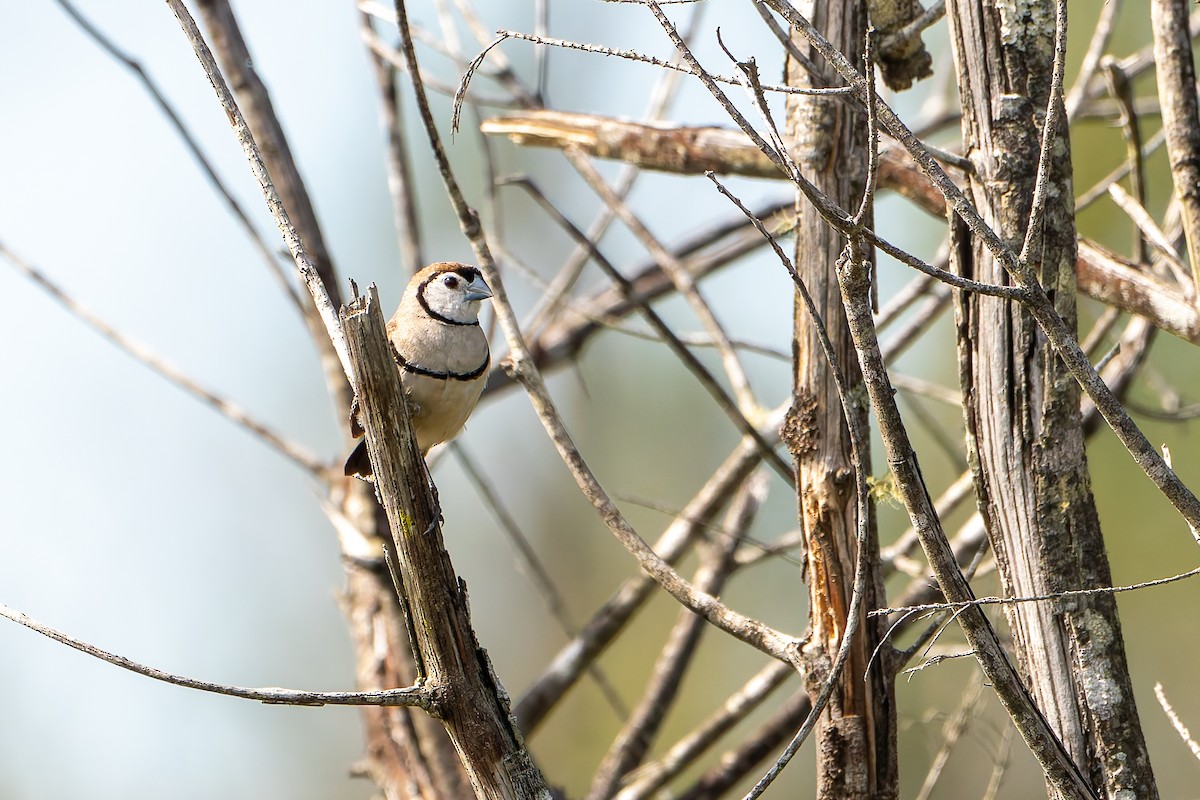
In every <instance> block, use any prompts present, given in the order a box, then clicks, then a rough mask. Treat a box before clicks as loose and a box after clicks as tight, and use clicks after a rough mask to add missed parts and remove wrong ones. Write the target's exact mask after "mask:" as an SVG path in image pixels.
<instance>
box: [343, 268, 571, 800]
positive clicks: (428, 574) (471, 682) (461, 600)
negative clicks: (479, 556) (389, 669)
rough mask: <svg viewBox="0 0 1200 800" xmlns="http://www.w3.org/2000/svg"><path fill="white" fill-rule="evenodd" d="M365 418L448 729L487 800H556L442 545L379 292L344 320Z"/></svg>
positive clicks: (397, 569) (348, 310) (407, 592)
mask: <svg viewBox="0 0 1200 800" xmlns="http://www.w3.org/2000/svg"><path fill="white" fill-rule="evenodd" d="M342 324H343V326H344V329H345V334H346V342H347V346H348V348H349V351H350V361H351V364H352V367H353V370H354V377H355V383H356V385H357V386H358V392H359V408H360V411H361V414H362V422H363V427H364V429H365V431H366V436H367V447H368V450H369V452H370V455H371V465H372V468H373V471H374V475H375V482H376V483H375V485H376V490H377V492H378V494H379V499H380V501H381V503H382V505H383V508H384V510H385V511H386V513H387V518H388V523H389V524H390V526H391V537H390V539H388V540H385V542H384V547H385V551H386V553H387V558H388V566H389V569H390V570H391V573H392V576H393V580H394V581H395V583H396V587H397V592H398V593H399V594H400V596H401V597H402V605H404V606H405V607H406V608H407V611H408V618H409V628H410V632H411V637H412V642H413V647H414V650H415V652H414V655H415V657H416V668H417V673H418V677H419V678H420V679H423V682H424V685H425V686H426V687H429V688H436V690H437V691H438V693H439V697H440V699H441V701H442V704H441V705H440V706H439V709H440V710H441V711H442V717H441V719H442V723H443V724H444V725H445V727H446V731H447V732H448V733H449V734H450V738H451V740H452V741H453V742H454V746H455V748H456V749H457V751H458V754H459V757H460V759H461V760H462V762H463V765H464V766H465V767H466V769H467V773H468V775H469V776H470V778H471V784H472V787H473V788H474V790H475V794H476V796H477V797H479V798H489V800H490V799H491V798H504V800H532V799H533V798H538V799H539V800H543V799H548V798H549V797H550V794H549V791H548V790H547V789H546V786H545V782H544V781H543V779H542V776H541V773H540V772H539V770H538V768H537V767H536V766H535V765H534V763H533V761H532V759H531V757H530V755H529V752H528V751H527V750H526V749H525V743H524V741H523V739H522V737H521V734H520V732H519V731H518V730H517V729H516V726H515V725H514V724H513V722H512V719H511V717H510V715H509V708H508V695H507V694H506V693H505V691H504V689H503V687H502V686H501V685H500V683H499V681H498V680H497V679H496V676H495V674H494V673H493V671H492V666H491V662H490V661H489V659H488V657H487V654H486V653H485V652H484V651H483V650H482V648H480V647H479V644H478V642H477V641H476V639H475V633H474V631H473V629H472V627H471V619H470V612H469V609H468V605H467V593H466V586H465V584H463V583H462V582H461V581H459V579H458V578H457V576H456V575H455V572H454V567H453V565H452V564H451V563H450V557H449V555H448V554H447V553H446V550H445V547H444V546H443V544H442V535H441V525H440V513H441V510H440V509H439V508H438V506H437V500H436V496H435V493H434V492H433V490H432V487H431V485H430V483H429V475H428V472H427V471H426V468H425V462H424V459H423V458H422V457H421V454H420V452H419V451H418V450H417V446H416V442H415V440H414V438H413V433H412V424H411V421H410V420H409V418H408V412H407V410H406V408H405V405H404V401H403V390H402V388H401V385H400V375H399V372H398V371H397V369H396V367H395V364H394V362H393V360H392V352H391V346H390V345H389V343H388V341H387V336H386V333H385V331H384V320H383V314H382V313H381V312H380V310H379V300H378V296H377V295H376V293H375V289H374V287H372V288H371V290H370V292H369V293H368V295H367V296H365V297H362V298H358V299H356V300H355V301H354V302H352V303H350V304H349V306H347V307H345V308H344V309H343V311H342Z"/></svg>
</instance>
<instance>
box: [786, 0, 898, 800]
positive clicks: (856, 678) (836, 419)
mask: <svg viewBox="0 0 1200 800" xmlns="http://www.w3.org/2000/svg"><path fill="white" fill-rule="evenodd" d="M800 10H801V13H803V14H805V15H808V16H809V18H810V19H812V21H813V23H814V24H815V25H816V26H817V28H818V29H819V30H821V31H823V32H824V34H825V35H826V36H827V37H828V38H829V39H830V40H831V41H832V42H833V43H834V44H835V45H836V46H838V47H839V48H841V49H842V51H843V52H844V53H846V55H847V56H848V57H849V58H850V59H852V60H859V61H860V60H861V54H862V52H863V44H864V36H865V30H866V9H865V6H864V4H863V3H862V2H860V0H833V1H831V2H806V3H802V4H801V7H800ZM793 40H794V41H795V42H796V44H797V46H798V47H799V48H800V49H801V51H804V52H806V54H808V55H810V57H813V58H817V59H819V56H815V54H812V53H808V49H809V48H808V44H807V42H806V40H805V39H804V38H803V37H802V36H799V35H794V36H793ZM826 72H827V74H826V75H824V76H813V75H810V74H808V73H807V72H806V71H805V69H804V68H803V67H802V66H800V65H799V64H798V63H797V62H796V61H795V60H794V59H789V60H788V82H789V83H790V84H792V85H794V86H829V85H835V84H836V78H835V73H834V71H833V69H832V68H828V67H827V68H826ZM787 111H788V131H789V134H790V136H791V138H792V141H793V142H794V145H793V147H794V155H795V157H796V160H797V162H798V163H799V164H800V165H801V168H802V169H803V171H804V174H805V175H806V176H807V177H808V178H809V179H810V180H811V181H812V182H813V183H814V184H815V185H816V186H817V187H818V188H819V189H821V190H822V191H824V192H825V193H827V194H828V195H829V196H830V197H831V198H832V199H833V200H834V201H835V202H837V203H839V204H840V205H842V206H843V207H847V208H854V207H856V206H857V204H858V202H859V200H860V198H861V196H862V192H863V186H864V184H865V178H866V164H867V151H866V142H867V130H866V116H865V114H863V113H861V112H859V111H858V110H856V109H854V108H853V107H852V106H851V104H849V103H845V102H843V101H842V100H841V99H838V98H829V97H804V96H798V95H789V96H788V104H787ZM843 244H844V241H843V239H842V238H841V236H840V235H838V234H837V233H836V232H834V231H833V230H832V229H830V228H829V226H828V225H826V224H825V223H824V222H823V221H822V220H821V217H820V215H819V214H818V213H817V212H816V210H815V209H813V207H812V206H811V204H810V203H808V201H807V200H805V199H804V198H803V196H802V195H798V199H797V226H796V269H797V270H798V272H799V274H800V277H801V278H802V279H803V280H804V281H805V283H806V284H807V286H808V288H809V291H810V292H811V294H812V296H813V299H814V301H815V302H816V304H817V307H818V308H819V309H820V312H821V315H822V317H823V318H824V321H825V324H826V325H827V326H828V329H829V336H830V338H831V339H832V341H833V347H834V350H835V351H836V353H837V355H838V358H839V359H840V361H841V364H842V366H843V368H844V369H845V370H846V372H847V375H846V376H845V379H846V384H847V386H848V387H850V391H851V392H852V393H853V392H855V391H856V389H857V388H858V387H861V384H862V376H861V375H860V374H859V370H858V362H857V358H856V356H855V351H854V347H853V344H852V342H851V341H850V337H849V334H848V332H847V330H846V321H845V315H844V313H843V311H842V304H841V297H840V293H839V291H838V285H837V278H836V275H835V272H834V265H835V264H836V263H837V259H838V256H839V254H840V253H841V250H842V246H843ZM793 328H794V332H793V336H794V340H793V376H794V381H793V407H792V410H791V413H790V415H789V418H788V422H787V425H786V427H785V432H786V434H787V435H786V437H785V438H786V440H787V442H788V446H789V448H790V449H791V451H792V455H793V457H794V459H795V462H796V468H797V478H796V482H797V485H796V490H797V496H798V497H799V517H800V523H801V526H802V528H803V530H804V537H805V541H806V546H807V558H806V580H807V582H808V588H809V601H810V633H809V636H810V638H809V641H808V644H807V646H806V648H805V661H806V666H807V669H808V674H809V675H810V680H811V683H810V687H809V688H810V691H813V692H815V691H817V690H818V689H819V688H820V683H821V682H822V681H823V680H824V679H825V677H826V675H827V674H828V670H829V666H830V664H831V663H832V662H833V660H834V658H835V657H836V655H837V651H838V648H839V646H840V644H841V640H842V633H843V631H844V630H845V623H846V614H847V610H848V608H849V605H850V595H851V590H852V588H853V585H854V568H855V561H856V557H857V547H856V542H855V530H856V516H857V515H856V510H855V498H854V480H853V473H852V471H851V470H852V467H851V456H850V438H849V432H848V430H847V428H846V424H845V422H844V421H843V419H842V408H841V404H840V402H839V400H838V395H837V391H836V387H835V385H834V381H833V377H832V374H831V372H830V365H829V364H828V363H827V361H826V360H825V356H824V355H823V354H822V351H821V347H820V344H819V341H818V339H817V336H816V333H815V327H814V322H813V320H812V319H810V318H809V315H808V312H807V310H806V309H805V307H804V305H803V303H802V302H801V300H800V298H799V297H797V299H796V305H795V312H794V326H793ZM854 413H856V414H859V415H860V420H859V422H860V423H861V424H862V425H863V426H864V429H865V424H866V414H867V412H866V408H865V406H864V407H859V408H856V409H855V412H854ZM862 458H863V463H864V464H869V463H870V457H869V455H868V454H866V453H863V454H862ZM870 529H871V543H872V549H873V550H874V549H877V547H876V545H875V542H874V539H875V521H874V519H872V520H871V521H870ZM868 557H869V558H871V560H872V562H873V563H875V564H878V558H877V556H876V555H875V554H870V555H869V556H868ZM883 596H884V595H883V591H882V579H881V577H880V575H879V573H878V572H876V573H875V575H874V577H873V580H872V581H870V585H869V587H868V592H867V595H866V598H865V603H866V607H867V608H874V607H877V606H878V605H879V604H880V602H881V601H882V599H883ZM879 633H880V622H878V621H876V620H864V621H863V624H862V625H860V626H859V629H858V632H857V635H856V637H855V641H854V644H853V649H852V651H851V654H850V657H849V660H848V661H847V663H846V667H845V671H844V672H843V674H842V675H843V677H842V688H841V690H840V691H838V692H835V693H834V695H833V697H832V698H831V700H830V702H829V705H828V706H827V707H826V709H825V712H824V714H823V716H822V718H821V720H820V722H819V724H818V726H817V729H816V735H817V773H818V778H817V796H818V797H821V798H839V799H841V798H894V797H897V786H896V781H897V766H896V718H895V694H894V690H893V682H892V676H893V666H892V663H891V660H890V659H889V658H887V657H884V658H882V659H879V660H877V662H876V663H875V665H874V666H873V667H872V670H871V674H870V679H869V681H867V682H866V683H864V682H863V679H862V675H863V674H864V672H865V671H866V665H867V660H868V659H869V658H870V656H871V653H872V652H873V651H874V649H875V646H876V644H877V643H878V641H879ZM889 652H890V651H889Z"/></svg>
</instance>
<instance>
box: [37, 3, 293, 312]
mask: <svg viewBox="0 0 1200 800" xmlns="http://www.w3.org/2000/svg"><path fill="white" fill-rule="evenodd" d="M56 2H57V3H58V4H59V6H61V7H62V9H63V11H65V12H67V15H68V16H70V17H71V19H73V20H74V21H75V23H76V24H77V25H78V26H79V27H80V28H82V29H83V31H84V33H86V34H87V35H88V36H89V37H91V39H92V41H94V42H95V43H96V44H97V45H99V46H100V47H101V49H103V50H104V51H105V52H107V53H108V54H109V55H111V56H112V57H113V58H114V59H115V60H116V61H118V62H119V63H120V64H122V65H123V66H124V67H125V68H126V69H128V70H129V71H130V72H132V73H133V74H134V75H135V76H137V79H138V80H139V81H140V82H141V84H142V86H143V88H145V90H146V91H147V92H149V93H150V97H151V98H152V99H153V100H154V103H155V105H157V106H158V108H159V110H160V111H162V113H163V116H165V117H166V118H167V121H168V122H169V123H170V124H171V127H172V128H174V129H175V132H176V133H177V134H178V135H179V138H180V139H181V140H182V141H183V144H184V146H185V147H186V148H187V149H188V152H190V153H191V154H192V158H194V159H195V160H196V164H197V165H198V166H199V167H200V169H201V170H202V171H203V172H204V175H205V177H207V178H208V182H209V183H210V184H211V185H212V187H213V189H214V190H216V192H217V194H219V195H220V196H221V199H222V200H223V201H224V202H225V205H226V206H228V207H229V211H230V213H232V214H233V216H234V218H236V219H237V221H238V223H239V224H240V225H241V226H242V230H244V231H245V232H246V235H247V236H248V237H249V238H250V241H251V242H253V244H254V248H255V249H256V250H258V253H259V255H260V256H262V260H263V263H264V264H266V265H267V269H268V271H270V273H271V275H272V277H274V278H275V279H276V280H277V281H278V282H279V285H280V287H282V288H283V290H284V294H286V295H287V297H288V299H289V300H291V301H292V303H293V304H294V305H295V307H296V309H297V310H298V311H300V312H301V313H303V312H304V310H305V305H306V304H305V303H304V301H303V300H302V299H301V297H300V295H299V293H298V292H297V291H296V286H295V284H294V283H293V282H292V281H290V280H288V276H287V275H286V274H285V273H284V271H283V269H282V268H281V267H280V265H279V261H278V260H277V259H276V257H275V252H274V250H272V249H271V247H269V246H268V245H267V243H266V241H265V240H264V239H263V237H262V236H261V235H260V234H259V232H258V230H257V229H256V228H255V227H254V224H253V223H252V222H251V221H250V217H249V215H247V214H246V212H245V210H243V209H242V206H241V204H240V203H238V201H237V199H236V198H234V196H233V193H232V192H231V191H230V190H229V188H228V187H227V186H226V185H225V182H224V181H223V180H221V177H220V176H219V175H217V172H216V170H215V169H214V168H213V166H212V162H211V161H210V160H209V158H208V156H207V155H205V153H204V150H203V149H202V148H201V147H200V143H199V142H198V141H196V137H195V136H193V135H192V132H191V130H190V129H189V128H188V127H187V125H185V124H184V122H183V118H182V117H180V116H179V112H177V111H176V110H175V106H174V105H172V104H171V101H170V100H168V99H167V97H166V95H165V94H163V92H162V90H161V89H159V87H158V84H157V83H156V82H155V81H154V79H153V78H151V77H150V74H149V73H147V72H146V70H145V68H143V67H142V65H141V62H139V61H138V60H137V59H135V58H134V57H133V56H132V55H130V54H129V53H128V52H127V51H125V50H123V49H122V48H121V47H119V46H118V45H117V44H116V42H114V41H113V40H112V39H110V38H109V37H107V36H106V35H105V34H104V33H103V32H102V31H101V30H100V29H99V28H97V27H96V26H95V24H93V23H92V21H91V20H89V19H88V18H87V17H85V16H83V14H82V13H80V11H79V10H78V9H77V8H75V5H74V3H73V2H71V1H70V0H56Z"/></svg>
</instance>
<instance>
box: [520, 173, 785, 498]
mask: <svg viewBox="0 0 1200 800" xmlns="http://www.w3.org/2000/svg"><path fill="white" fill-rule="evenodd" d="M506 182H507V183H512V184H514V185H517V186H520V187H521V188H522V189H524V190H525V191H527V192H528V193H529V195H530V196H531V197H532V198H533V199H534V200H535V201H537V203H538V205H540V206H541V207H542V209H543V210H544V211H545V212H546V213H547V214H549V215H550V216H551V217H552V218H553V219H554V220H555V221H556V222H558V224H559V225H560V226H562V228H563V229H564V230H565V231H566V232H567V233H569V234H570V235H571V238H572V239H574V240H575V242H576V243H577V244H579V245H580V246H582V247H585V248H587V250H588V252H589V254H590V255H591V257H592V260H593V261H595V262H596V265H597V266H599V267H600V268H601V269H602V270H603V271H604V273H605V274H606V275H607V276H608V277H609V279H610V280H612V282H613V283H614V284H615V285H616V286H617V287H618V289H619V290H620V291H621V292H622V295H623V296H624V297H625V299H626V300H629V301H631V302H635V303H637V302H638V301H637V296H636V295H635V294H634V292H633V284H632V283H631V282H630V281H629V279H628V278H626V277H625V276H624V275H622V274H621V272H620V271H619V270H618V269H617V268H616V267H615V266H613V264H612V262H610V261H609V260H608V259H607V258H606V257H605V256H604V254H603V253H601V252H600V250H599V249H598V248H597V247H596V246H595V245H594V244H593V243H592V242H591V240H589V239H588V238H587V235H586V234H584V232H583V231H581V230H580V229H579V228H578V227H576V226H575V224H574V223H572V222H571V221H570V220H569V219H567V218H566V216H565V215H564V214H563V213H562V212H561V211H559V209H558V208H557V207H556V206H555V205H554V204H553V203H551V202H550V201H549V199H548V198H547V197H546V195H545V194H544V193H543V192H542V191H541V190H540V189H539V188H538V187H537V185H536V184H534V183H533V182H532V181H530V180H528V179H526V178H509V179H507V180H506ZM666 271H667V270H666V269H665V268H664V272H666ZM681 272H686V270H681ZM638 310H639V311H640V312H641V314H642V316H643V317H644V318H645V320H646V322H648V323H649V324H650V327H652V328H653V329H654V331H655V332H656V333H658V335H659V336H661V337H662V340H663V342H664V343H665V344H666V345H667V346H669V347H670V348H671V352H673V353H674V354H675V355H676V356H677V357H678V358H679V360H680V361H681V362H682V363H683V364H684V366H686V367H687V368H688V370H689V371H690V372H691V373H692V374H693V375H695V376H696V378H697V379H698V380H699V381H700V383H701V385H702V386H703V387H704V388H705V389H706V390H707V391H708V393H709V395H710V396H712V398H713V399H714V400H715V401H716V402H717V405H719V406H720V407H721V410H722V411H724V412H725V414H726V416H728V417H729V419H730V421H731V422H733V424H734V425H735V426H737V428H738V430H739V431H741V432H742V433H743V434H744V435H747V436H753V437H755V438H756V439H757V440H758V442H759V445H760V446H761V447H762V448H763V458H764V459H765V460H766V461H767V463H768V464H770V465H771V466H772V467H773V468H774V469H775V471H776V472H778V473H779V475H780V476H781V477H783V478H784V479H785V480H789V481H790V480H791V479H792V468H791V466H789V465H788V463H787V462H786V461H784V460H783V457H782V456H780V455H779V453H777V452H775V449H774V448H772V447H770V446H769V445H768V443H767V442H766V440H765V438H764V437H763V436H762V434H761V433H759V431H758V429H757V428H756V427H755V426H754V423H753V422H752V421H751V420H750V418H749V416H748V415H747V413H746V412H744V411H743V410H742V409H741V408H740V407H739V406H738V404H737V402H735V401H734V400H733V398H731V397H729V396H728V395H727V394H726V393H725V389H724V388H723V387H722V386H721V384H720V383H718V382H717V380H716V379H715V378H714V377H713V375H712V373H710V372H709V371H708V369H707V368H706V367H705V366H704V364H702V363H701V362H700V360H699V359H698V358H696V356H695V355H694V354H693V353H692V352H691V351H690V350H688V349H687V348H686V347H684V345H683V342H681V341H679V337H678V336H676V335H675V332H674V331H672V330H671V327H670V326H669V325H667V323H666V322H665V321H664V320H663V318H662V317H661V316H659V314H658V312H657V311H655V310H654V309H653V308H651V307H650V305H649V304H647V303H638ZM718 330H719V327H718ZM722 335H723V334H722ZM726 342H728V339H726ZM750 413H753V414H755V415H756V416H757V414H758V413H760V412H759V410H758V409H757V408H755V409H753V410H752V411H751V412H750Z"/></svg>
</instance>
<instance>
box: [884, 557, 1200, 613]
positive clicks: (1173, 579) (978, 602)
mask: <svg viewBox="0 0 1200 800" xmlns="http://www.w3.org/2000/svg"><path fill="white" fill-rule="evenodd" d="M1197 575H1200V567H1196V568H1195V569H1191V570H1188V571H1187V572H1181V573H1179V574H1178V575H1171V576H1170V577H1167V578H1155V579H1154V580H1150V581H1143V582H1141V583H1131V584H1128V585H1126V586H1099V587H1096V588H1094V589H1068V590H1066V591H1062V592H1051V593H1049V594H1041V595H1033V596H1029V597H979V598H972V599H971V600H962V601H955V602H950V603H924V604H921V605H913V606H897V607H895V608H877V609H875V610H873V611H870V612H868V613H867V616H868V617H878V616H883V615H885V614H900V613H904V614H907V613H910V612H927V611H949V610H953V609H961V608H967V607H970V606H998V605H1005V606H1007V605H1016V604H1018V603H1044V602H1049V601H1052V600H1064V599H1069V598H1072V597H1088V596H1091V595H1098V594H1118V593H1120V592H1133V591H1137V590H1139V589H1149V588H1151V587H1154V586H1166V585H1167V584H1169V583H1177V582H1179V581H1182V580H1187V579H1188V578H1194V577H1196V576H1197Z"/></svg>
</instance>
